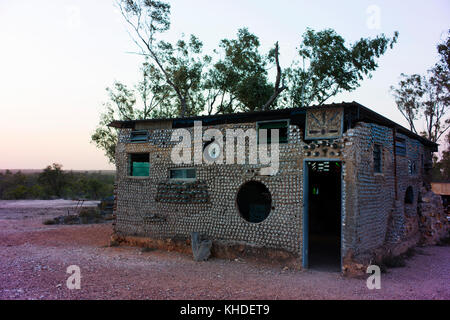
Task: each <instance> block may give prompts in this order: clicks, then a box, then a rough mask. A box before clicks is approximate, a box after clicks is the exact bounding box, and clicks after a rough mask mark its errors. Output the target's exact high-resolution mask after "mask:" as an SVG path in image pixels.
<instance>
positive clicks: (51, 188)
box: [38, 163, 68, 197]
mask: <svg viewBox="0 0 450 320" xmlns="http://www.w3.org/2000/svg"><path fill="white" fill-rule="evenodd" d="M38 182H39V183H40V184H41V185H42V186H43V187H44V188H46V189H47V194H49V195H55V196H57V197H62V196H63V191H64V187H65V186H66V185H67V183H68V181H67V178H66V174H65V173H64V171H63V170H62V165H60V164H57V163H54V164H53V165H51V166H47V168H45V169H44V171H42V173H41V174H39V177H38Z"/></svg>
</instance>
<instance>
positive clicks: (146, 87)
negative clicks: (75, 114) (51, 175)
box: [91, 62, 177, 163]
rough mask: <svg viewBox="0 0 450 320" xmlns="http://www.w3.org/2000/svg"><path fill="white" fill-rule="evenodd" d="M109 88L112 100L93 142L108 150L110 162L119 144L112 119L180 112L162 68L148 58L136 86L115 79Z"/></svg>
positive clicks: (155, 116)
mask: <svg viewBox="0 0 450 320" xmlns="http://www.w3.org/2000/svg"><path fill="white" fill-rule="evenodd" d="M106 91H107V93H108V96H109V101H108V102H106V103H105V104H104V107H105V109H106V110H105V111H104V112H103V113H102V114H101V115H100V121H99V124H98V126H97V128H96V130H95V132H94V133H93V134H92V136H91V142H93V143H94V144H95V145H96V146H97V148H99V149H101V150H103V151H104V152H105V155H106V157H107V158H108V160H109V161H110V162H111V163H114V162H115V150H116V144H117V131H116V129H113V128H110V127H109V126H108V125H109V124H110V123H111V122H112V121H114V120H144V119H149V118H168V117H172V116H173V115H175V114H176V113H177V112H176V109H175V107H174V106H173V104H172V98H171V89H170V87H169V86H168V85H167V84H166V83H165V81H164V79H163V76H162V75H161V72H160V71H159V70H158V69H157V68H155V67H154V66H153V65H151V64H149V63H147V62H144V64H143V65H142V67H141V79H140V81H139V82H138V84H137V85H136V86H135V88H134V89H130V88H128V87H127V86H126V85H124V84H123V83H120V82H115V83H114V85H113V87H112V88H107V89H106Z"/></svg>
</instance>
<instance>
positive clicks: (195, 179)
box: [169, 167, 197, 181]
mask: <svg viewBox="0 0 450 320" xmlns="http://www.w3.org/2000/svg"><path fill="white" fill-rule="evenodd" d="M188 170H194V172H195V177H194V178H172V171H186V172H187V171H188ZM169 180H170V181H197V168H193V167H190V168H170V169H169Z"/></svg>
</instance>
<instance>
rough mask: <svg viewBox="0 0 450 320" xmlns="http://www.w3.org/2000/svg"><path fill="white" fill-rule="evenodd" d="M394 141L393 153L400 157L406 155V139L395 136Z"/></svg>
mask: <svg viewBox="0 0 450 320" xmlns="http://www.w3.org/2000/svg"><path fill="white" fill-rule="evenodd" d="M394 143H395V155H396V156H400V157H406V149H407V148H406V139H404V138H399V137H396V138H395V140H394Z"/></svg>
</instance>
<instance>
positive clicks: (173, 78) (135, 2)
mask: <svg viewBox="0 0 450 320" xmlns="http://www.w3.org/2000/svg"><path fill="white" fill-rule="evenodd" d="M117 5H118V7H119V9H120V11H121V13H122V16H123V17H124V19H125V21H126V22H127V23H128V25H129V26H130V28H131V30H132V37H133V40H134V42H135V43H136V45H137V46H138V48H139V49H140V54H142V55H144V56H145V57H146V58H147V59H148V62H149V63H150V64H152V65H153V66H154V68H155V69H158V71H160V72H161V74H162V76H163V79H164V81H165V84H167V85H168V86H169V87H170V89H171V90H172V91H173V92H172V95H173V96H174V97H176V99H175V101H176V103H177V110H178V115H179V116H180V117H185V116H190V115H195V114H197V113H198V108H200V109H203V101H202V100H201V99H199V97H201V95H199V91H200V87H201V86H200V83H201V79H202V75H203V67H204V66H205V63H207V62H208V61H209V57H208V56H202V48H203V43H202V42H201V41H200V40H199V39H198V38H197V37H195V36H194V35H191V36H190V39H189V41H186V40H185V39H184V38H182V39H180V40H179V41H177V43H176V44H175V45H173V44H171V43H169V42H167V41H163V40H160V39H159V36H160V34H162V33H164V32H165V31H167V30H169V28H170V5H169V4H168V3H165V2H162V1H154V0H118V1H117Z"/></svg>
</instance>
